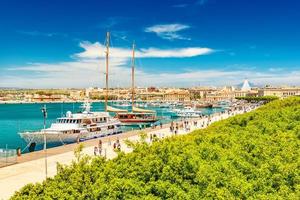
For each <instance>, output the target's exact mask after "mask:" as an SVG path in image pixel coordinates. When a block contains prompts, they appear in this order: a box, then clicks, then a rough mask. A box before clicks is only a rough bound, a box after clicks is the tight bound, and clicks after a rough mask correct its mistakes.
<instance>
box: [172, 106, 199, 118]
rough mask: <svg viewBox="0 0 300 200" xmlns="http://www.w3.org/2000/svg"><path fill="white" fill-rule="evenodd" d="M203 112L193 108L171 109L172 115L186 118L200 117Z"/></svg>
mask: <svg viewBox="0 0 300 200" xmlns="http://www.w3.org/2000/svg"><path fill="white" fill-rule="evenodd" d="M202 115H203V114H202V112H201V111H197V110H195V109H193V108H184V109H173V110H172V115H171V116H172V117H187V118H196V117H201V116H202Z"/></svg>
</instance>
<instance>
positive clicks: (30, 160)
mask: <svg viewBox="0 0 300 200" xmlns="http://www.w3.org/2000/svg"><path fill="white" fill-rule="evenodd" d="M257 107H258V105H254V106H253V105H252V106H247V107H243V108H242V109H236V110H233V111H229V112H223V113H215V114H213V115H211V116H205V117H202V118H197V119H195V118H193V119H188V120H185V122H186V123H184V121H175V122H174V124H176V126H177V125H178V128H177V127H176V129H174V130H173V131H170V126H171V124H165V125H162V127H160V126H157V127H151V128H146V129H142V130H133V131H129V132H125V133H121V134H118V135H111V136H107V137H103V138H97V139H92V140H88V141H84V142H80V144H83V145H84V148H83V151H82V152H83V153H84V154H86V155H90V156H94V147H95V146H98V142H99V140H101V141H102V152H101V155H96V156H105V157H106V158H107V159H113V158H115V157H116V156H117V153H116V152H115V151H114V148H113V144H114V142H116V141H117V140H119V141H120V146H121V151H123V152H125V153H129V152H131V151H132V149H131V148H129V147H127V146H126V144H125V141H126V140H127V139H128V140H130V141H137V140H139V139H140V133H141V132H144V133H145V134H146V135H147V138H146V141H147V142H149V143H151V139H150V138H151V137H150V135H152V136H153V135H155V136H156V137H157V138H159V139H163V138H166V137H172V136H176V135H184V134H188V133H190V132H192V131H194V130H197V129H201V128H206V127H207V126H209V125H210V124H211V123H213V122H216V121H220V120H223V119H226V118H228V117H231V116H235V115H237V114H242V113H245V112H249V111H251V110H253V109H256V108H257ZM174 126H175V125H174ZM78 145H79V144H77V143H74V144H68V145H64V146H60V147H55V148H51V149H48V150H47V155H48V177H53V176H55V175H56V173H57V171H56V166H57V163H60V164H66V165H67V164H70V163H71V162H72V160H74V159H75V156H74V150H75V149H76V147H78ZM44 166H45V165H44V152H43V151H37V152H32V153H27V154H24V155H22V156H20V157H18V160H17V164H14V165H11V166H7V167H4V168H0V199H8V198H9V197H10V196H12V195H13V194H14V192H15V191H17V190H19V189H21V188H22V187H23V186H25V185H26V184H28V183H37V182H42V181H43V180H45V167H44Z"/></svg>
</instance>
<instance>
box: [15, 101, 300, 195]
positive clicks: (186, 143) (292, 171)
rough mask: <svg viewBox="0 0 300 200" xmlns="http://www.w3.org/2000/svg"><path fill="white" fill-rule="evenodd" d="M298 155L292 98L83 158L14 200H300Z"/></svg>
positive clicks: (299, 136) (297, 111) (297, 110)
mask: <svg viewBox="0 0 300 200" xmlns="http://www.w3.org/2000/svg"><path fill="white" fill-rule="evenodd" d="M299 149H300V98H299V97H293V98H288V99H285V100H276V101H273V102H271V103H269V104H267V105H265V106H263V107H261V108H259V109H257V110H256V111H253V112H250V113H246V114H243V115H238V116H235V117H232V118H229V119H227V120H223V121H220V122H216V123H214V124H212V125H211V126H210V127H208V128H206V129H203V130H197V131H194V132H193V133H191V134H189V135H185V136H177V137H172V138H167V139H164V140H159V141H156V142H154V143H153V144H152V145H150V146H149V145H147V144H146V143H145V142H141V143H140V144H138V145H134V151H133V152H132V153H129V154H124V153H119V156H118V157H117V158H115V159H113V160H108V161H105V160H104V159H103V158H100V157H99V158H94V159H91V158H89V157H87V156H83V157H81V158H80V159H78V160H77V161H74V162H73V163H72V164H71V165H70V166H61V165H59V166H58V171H59V172H58V174H57V175H56V176H55V177H54V178H49V179H48V180H47V181H44V182H43V183H42V184H29V185H27V186H25V187H24V188H23V189H21V190H20V191H19V192H17V193H15V195H14V196H13V197H12V199H297V198H299V196H300V150H299Z"/></svg>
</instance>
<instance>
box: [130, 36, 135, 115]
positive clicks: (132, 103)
mask: <svg viewBox="0 0 300 200" xmlns="http://www.w3.org/2000/svg"><path fill="white" fill-rule="evenodd" d="M134 49H135V43H134V42H133V44H132V63H131V64H132V66H131V92H132V94H131V111H132V112H133V107H134V64H135V63H134Z"/></svg>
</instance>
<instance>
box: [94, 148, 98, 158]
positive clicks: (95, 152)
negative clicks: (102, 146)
mask: <svg viewBox="0 0 300 200" xmlns="http://www.w3.org/2000/svg"><path fill="white" fill-rule="evenodd" d="M97 153H98V148H97V147H94V156H96V155H97Z"/></svg>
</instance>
